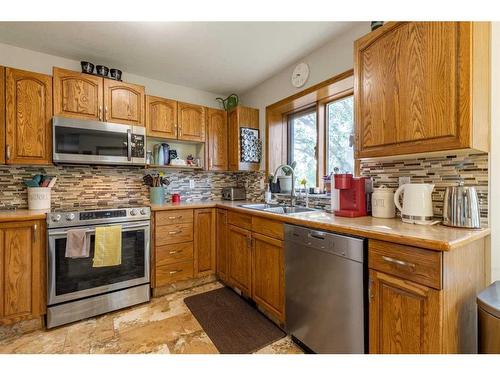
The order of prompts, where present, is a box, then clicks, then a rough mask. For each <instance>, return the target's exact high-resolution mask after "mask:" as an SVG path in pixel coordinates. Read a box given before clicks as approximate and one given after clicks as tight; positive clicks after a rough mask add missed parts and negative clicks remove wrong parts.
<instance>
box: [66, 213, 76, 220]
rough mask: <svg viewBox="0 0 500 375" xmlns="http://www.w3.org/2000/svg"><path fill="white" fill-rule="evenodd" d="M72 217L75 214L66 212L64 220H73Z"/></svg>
mask: <svg viewBox="0 0 500 375" xmlns="http://www.w3.org/2000/svg"><path fill="white" fill-rule="evenodd" d="M74 219H75V214H67V215H66V220H68V221H72V220H74Z"/></svg>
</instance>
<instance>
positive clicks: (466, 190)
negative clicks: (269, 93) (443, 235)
mask: <svg viewBox="0 0 500 375" xmlns="http://www.w3.org/2000/svg"><path fill="white" fill-rule="evenodd" d="M443 224H444V225H447V226H450V227H460V228H471V229H479V228H481V215H480V209H479V199H478V197H477V192H476V188H475V187H473V186H463V182H462V183H460V184H459V185H458V186H449V187H447V188H446V192H445V193H444V205H443Z"/></svg>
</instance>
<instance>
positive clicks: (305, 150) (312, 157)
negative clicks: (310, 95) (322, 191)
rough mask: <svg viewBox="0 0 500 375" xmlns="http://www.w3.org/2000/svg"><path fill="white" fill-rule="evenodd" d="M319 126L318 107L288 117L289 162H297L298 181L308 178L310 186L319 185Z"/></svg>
mask: <svg viewBox="0 0 500 375" xmlns="http://www.w3.org/2000/svg"><path fill="white" fill-rule="evenodd" d="M317 146H318V127H317V121H316V107H313V108H310V109H307V110H305V111H301V112H298V113H294V114H292V115H290V116H289V117H288V164H291V163H292V162H294V161H295V162H296V163H297V166H296V167H295V177H296V179H297V180H296V181H297V183H300V181H302V179H304V178H305V179H306V180H307V186H308V187H314V186H317V180H316V178H317V177H316V176H317V173H318V161H317Z"/></svg>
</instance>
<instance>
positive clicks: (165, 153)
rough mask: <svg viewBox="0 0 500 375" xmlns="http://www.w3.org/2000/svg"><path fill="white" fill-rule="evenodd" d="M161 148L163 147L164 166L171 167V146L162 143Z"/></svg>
mask: <svg viewBox="0 0 500 375" xmlns="http://www.w3.org/2000/svg"><path fill="white" fill-rule="evenodd" d="M161 146H162V147H163V164H165V165H169V164H170V146H169V145H168V143H162V144H161Z"/></svg>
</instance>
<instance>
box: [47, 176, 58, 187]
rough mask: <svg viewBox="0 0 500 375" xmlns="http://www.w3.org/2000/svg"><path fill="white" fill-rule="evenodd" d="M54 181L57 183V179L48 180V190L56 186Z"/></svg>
mask: <svg viewBox="0 0 500 375" xmlns="http://www.w3.org/2000/svg"><path fill="white" fill-rule="evenodd" d="M56 181H57V177H52V179H51V180H50V183H49V188H53V187H54V185H55V184H56Z"/></svg>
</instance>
